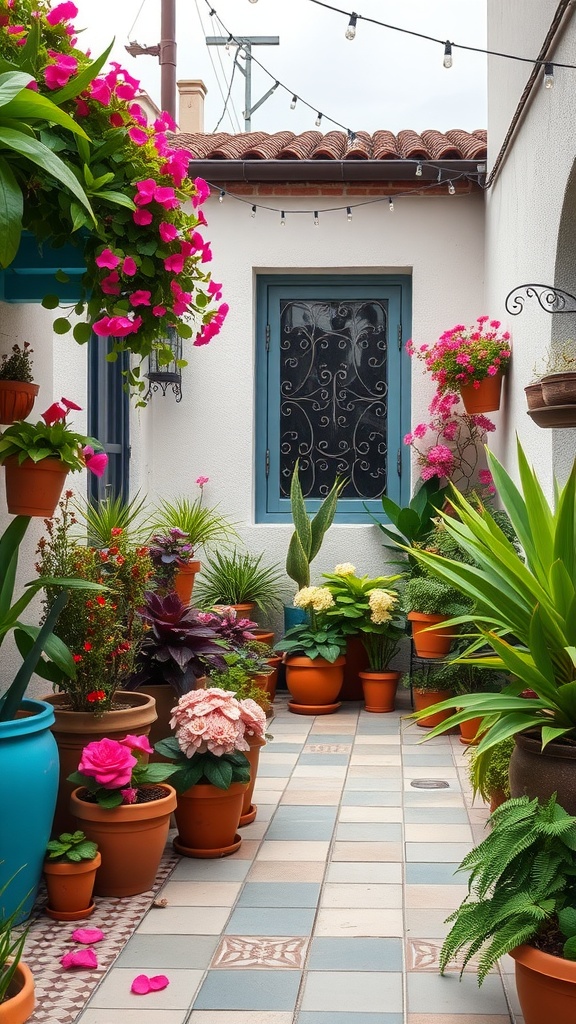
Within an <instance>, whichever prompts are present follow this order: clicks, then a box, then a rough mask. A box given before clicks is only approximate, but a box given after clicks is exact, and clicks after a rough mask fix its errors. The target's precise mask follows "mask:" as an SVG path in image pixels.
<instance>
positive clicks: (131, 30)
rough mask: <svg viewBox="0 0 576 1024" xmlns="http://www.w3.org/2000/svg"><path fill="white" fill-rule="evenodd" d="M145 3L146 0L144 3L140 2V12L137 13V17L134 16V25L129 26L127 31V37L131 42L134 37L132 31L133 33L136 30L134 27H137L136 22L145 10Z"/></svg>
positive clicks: (144, 0)
mask: <svg viewBox="0 0 576 1024" xmlns="http://www.w3.org/2000/svg"><path fill="white" fill-rule="evenodd" d="M145 3H146V0H142V3H141V4H140V7H139V8H138V14H137V15H136V17H135V18H134V21H133V22H132V26H131V28H129V29H128V31H127V33H126V39H127V40H128V42H130V40H131V38H132V33H133V31H134V29H135V27H136V22H137V21H138V18H139V17H140V15H141V14H142V10H143V8H144V4H145Z"/></svg>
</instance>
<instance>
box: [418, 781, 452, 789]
mask: <svg viewBox="0 0 576 1024" xmlns="http://www.w3.org/2000/svg"><path fill="white" fill-rule="evenodd" d="M410 785H411V786H413V787H414V789H450V783H449V782H445V781H444V779H412V781H411V783H410Z"/></svg>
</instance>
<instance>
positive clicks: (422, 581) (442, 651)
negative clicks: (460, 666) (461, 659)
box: [403, 573, 466, 658]
mask: <svg viewBox="0 0 576 1024" xmlns="http://www.w3.org/2000/svg"><path fill="white" fill-rule="evenodd" d="M403 604H404V610H405V612H406V617H407V619H408V621H409V622H410V623H411V625H412V641H413V643H414V650H415V651H416V656H417V657H418V658H445V657H446V655H447V654H449V653H450V647H451V646H452V639H453V637H454V635H455V633H456V629H455V627H451V626H448V627H447V626H446V625H445V623H446V622H448V621H449V620H450V619H451V618H453V617H454V616H456V615H459V614H460V613H461V612H462V611H464V610H465V607H466V602H465V601H464V600H462V596H461V595H460V594H459V593H458V592H457V591H455V590H454V588H453V587H450V586H448V585H446V584H445V583H442V582H441V581H440V580H437V579H435V578H434V577H433V576H429V575H426V574H424V573H416V574H415V575H413V576H411V577H410V579H409V580H407V582H406V587H405V589H404V594H403Z"/></svg>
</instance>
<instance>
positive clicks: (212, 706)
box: [170, 687, 266, 757]
mask: <svg viewBox="0 0 576 1024" xmlns="http://www.w3.org/2000/svg"><path fill="white" fill-rule="evenodd" d="M170 728H171V729H173V730H174V733H175V736H176V739H177V740H178V745H179V747H180V749H181V750H182V751H183V753H184V754H185V755H186V757H193V756H194V754H203V753H206V751H210V753H212V754H214V755H215V756H216V757H221V756H222V755H223V754H232V753H233V752H234V751H235V750H248V749H249V743H248V740H247V738H246V737H247V736H256V737H258V738H262V737H263V736H264V730H265V728H266V715H265V714H264V712H263V711H262V708H260V707H259V706H258V704H256V703H255V702H254V701H253V700H250V699H246V700H237V699H236V697H235V696H234V694H233V693H232V692H230V691H228V690H220V689H219V688H218V687H212V688H211V689H208V690H192V691H191V692H190V693H185V694H184V696H183V697H181V698H180V700H179V701H178V704H177V705H176V707H174V708H172V718H171V720H170Z"/></svg>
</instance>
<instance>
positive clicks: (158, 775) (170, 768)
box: [143, 762, 179, 783]
mask: <svg viewBox="0 0 576 1024" xmlns="http://www.w3.org/2000/svg"><path fill="white" fill-rule="evenodd" d="M143 770H144V772H145V781H146V782H149V783H150V782H164V780H165V779H169V778H170V776H171V775H174V772H177V771H178V770H179V769H178V767H177V765H175V764H160V763H159V762H154V763H153V764H147V765H145V767H144V769H143Z"/></svg>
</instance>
